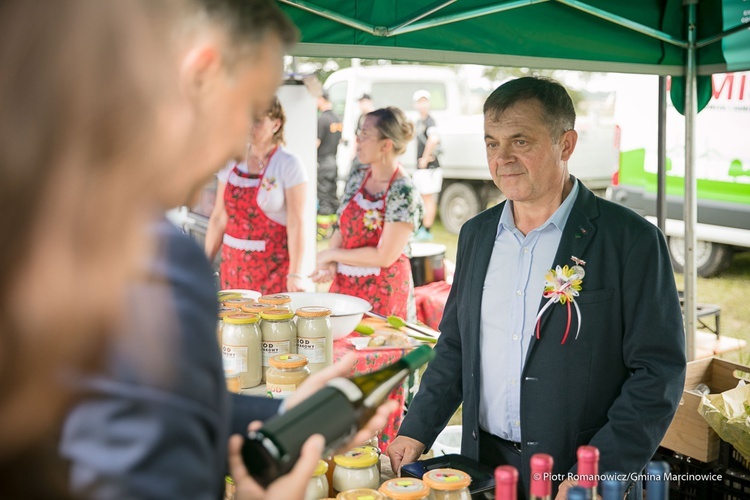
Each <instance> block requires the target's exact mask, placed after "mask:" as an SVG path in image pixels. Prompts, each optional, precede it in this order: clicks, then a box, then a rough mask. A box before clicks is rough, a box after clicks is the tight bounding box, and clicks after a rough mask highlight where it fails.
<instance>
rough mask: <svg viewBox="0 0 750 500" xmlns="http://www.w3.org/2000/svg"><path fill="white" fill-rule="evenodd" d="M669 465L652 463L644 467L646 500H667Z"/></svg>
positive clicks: (657, 462) (659, 462) (658, 462)
mask: <svg viewBox="0 0 750 500" xmlns="http://www.w3.org/2000/svg"><path fill="white" fill-rule="evenodd" d="M668 472H669V464H668V463H667V462H661V461H653V462H649V463H648V465H647V466H646V491H647V492H648V500H667V499H668V498H669V479H668V478H667V473H668Z"/></svg>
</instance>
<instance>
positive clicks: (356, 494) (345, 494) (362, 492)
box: [336, 488, 385, 500]
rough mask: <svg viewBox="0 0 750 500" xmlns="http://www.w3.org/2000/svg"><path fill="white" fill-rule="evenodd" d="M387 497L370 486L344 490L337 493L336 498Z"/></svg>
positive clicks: (365, 499) (364, 499) (370, 499)
mask: <svg viewBox="0 0 750 500" xmlns="http://www.w3.org/2000/svg"><path fill="white" fill-rule="evenodd" d="M384 499H385V497H384V496H383V494H382V493H380V492H379V491H377V490H371V489H370V488H357V489H356V490H347V491H342V492H341V493H339V494H338V495H336V500H384Z"/></svg>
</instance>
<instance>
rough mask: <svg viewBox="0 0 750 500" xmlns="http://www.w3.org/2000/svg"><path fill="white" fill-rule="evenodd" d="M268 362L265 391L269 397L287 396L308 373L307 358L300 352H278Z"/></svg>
mask: <svg viewBox="0 0 750 500" xmlns="http://www.w3.org/2000/svg"><path fill="white" fill-rule="evenodd" d="M268 362H269V364H270V365H271V366H269V367H268V371H267V372H266V391H267V394H268V397H270V398H271V399H283V398H285V397H287V396H289V395H290V394H291V393H293V392H294V391H296V390H297V387H299V385H300V384H301V383H302V382H304V381H305V379H306V378H307V377H308V376H309V375H310V370H309V369H308V368H307V358H306V357H304V356H302V355H301V354H279V355H277V356H274V357H272V358H271V359H270V360H269V361H268Z"/></svg>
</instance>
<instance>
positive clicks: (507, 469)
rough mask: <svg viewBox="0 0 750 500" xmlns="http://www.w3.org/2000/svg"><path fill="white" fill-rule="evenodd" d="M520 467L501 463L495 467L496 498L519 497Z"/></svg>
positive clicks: (510, 498) (508, 499)
mask: <svg viewBox="0 0 750 500" xmlns="http://www.w3.org/2000/svg"><path fill="white" fill-rule="evenodd" d="M517 488H518V469H516V468H515V467H513V466H512V465H501V466H500V467H498V468H496V469H495V500H517V499H518V490H517Z"/></svg>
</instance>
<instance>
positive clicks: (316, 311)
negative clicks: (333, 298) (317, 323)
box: [297, 306, 331, 318]
mask: <svg viewBox="0 0 750 500" xmlns="http://www.w3.org/2000/svg"><path fill="white" fill-rule="evenodd" d="M330 315H331V310H330V309H328V308H327V307H323V306H305V307H300V308H299V309H297V316H299V317H300V318H324V317H326V316H330Z"/></svg>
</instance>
